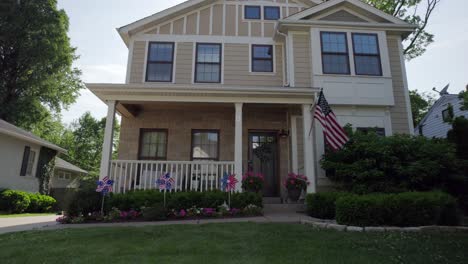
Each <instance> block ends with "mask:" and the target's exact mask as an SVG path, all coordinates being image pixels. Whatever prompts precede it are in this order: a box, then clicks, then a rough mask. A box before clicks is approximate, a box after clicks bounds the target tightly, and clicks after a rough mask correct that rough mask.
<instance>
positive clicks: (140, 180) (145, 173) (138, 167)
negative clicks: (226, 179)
mask: <svg viewBox="0 0 468 264" xmlns="http://www.w3.org/2000/svg"><path fill="white" fill-rule="evenodd" d="M166 173H170V174H171V177H172V178H173V179H174V182H175V184H174V187H173V191H199V192H203V191H211V190H219V189H221V178H222V177H223V175H224V173H228V174H233V173H234V162H231V161H142V160H113V161H111V167H110V179H111V180H114V192H115V193H125V192H127V191H131V190H149V189H158V185H157V183H156V181H157V179H158V178H159V177H161V176H162V175H164V174H166Z"/></svg>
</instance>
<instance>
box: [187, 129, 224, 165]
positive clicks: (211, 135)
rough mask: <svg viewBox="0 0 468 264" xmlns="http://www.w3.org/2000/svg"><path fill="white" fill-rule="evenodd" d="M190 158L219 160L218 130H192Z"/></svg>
mask: <svg viewBox="0 0 468 264" xmlns="http://www.w3.org/2000/svg"><path fill="white" fill-rule="evenodd" d="M192 159H207V160H219V131H218V130H193V131H192Z"/></svg>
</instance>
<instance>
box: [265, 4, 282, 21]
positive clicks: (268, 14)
mask: <svg viewBox="0 0 468 264" xmlns="http://www.w3.org/2000/svg"><path fill="white" fill-rule="evenodd" d="M264 12H265V14H264V16H265V19H269V20H276V19H279V18H280V10H279V7H277V6H265V9H264Z"/></svg>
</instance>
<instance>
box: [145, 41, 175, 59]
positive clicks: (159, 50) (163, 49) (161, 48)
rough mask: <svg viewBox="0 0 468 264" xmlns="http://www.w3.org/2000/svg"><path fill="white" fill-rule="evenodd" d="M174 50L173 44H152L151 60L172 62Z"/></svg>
mask: <svg viewBox="0 0 468 264" xmlns="http://www.w3.org/2000/svg"><path fill="white" fill-rule="evenodd" d="M172 49H173V44H172V43H151V44H150V51H149V53H150V55H149V60H150V61H159V62H161V61H164V62H172Z"/></svg>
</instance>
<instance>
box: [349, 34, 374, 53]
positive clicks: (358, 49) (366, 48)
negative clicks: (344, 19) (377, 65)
mask: <svg viewBox="0 0 468 264" xmlns="http://www.w3.org/2000/svg"><path fill="white" fill-rule="evenodd" d="M353 45H354V52H355V53H358V54H372V55H378V54H379V48H378V44H377V36H376V35H364V34H353Z"/></svg>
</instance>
